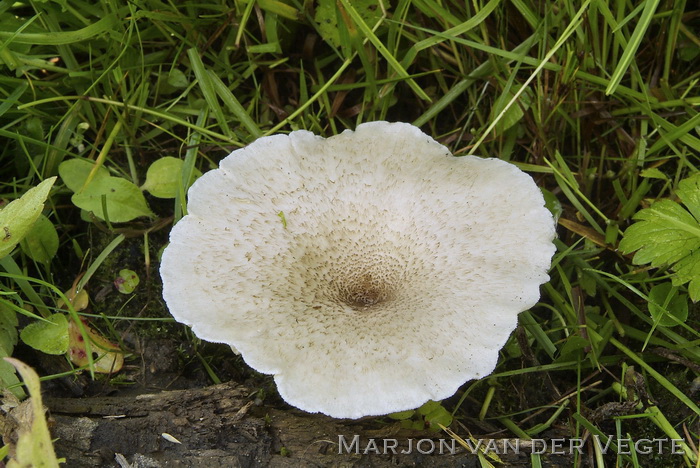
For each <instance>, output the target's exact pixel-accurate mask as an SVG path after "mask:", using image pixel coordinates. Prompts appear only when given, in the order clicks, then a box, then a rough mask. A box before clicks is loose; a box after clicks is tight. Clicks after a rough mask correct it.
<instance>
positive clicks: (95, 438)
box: [45, 383, 570, 468]
mask: <svg viewBox="0 0 700 468" xmlns="http://www.w3.org/2000/svg"><path fill="white" fill-rule="evenodd" d="M254 393H255V392H254V391H253V390H251V389H248V388H246V387H243V386H240V385H236V384H233V383H227V384H221V385H214V386H210V387H206V388H199V389H193V390H176V391H165V392H161V393H155V394H144V395H138V396H132V397H102V398H80V399H76V398H70V399H69V398H46V399H45V404H46V406H48V408H49V411H50V413H51V418H52V421H53V425H52V432H53V435H54V436H55V437H57V438H58V440H57V441H56V452H57V453H58V455H59V456H60V457H65V458H66V460H67V466H69V467H78V468H80V467H93V466H99V467H130V468H137V467H138V468H142V467H143V468H145V467H148V468H151V467H153V468H157V467H182V468H190V467H257V466H272V467H299V466H310V467H315V466H318V467H327V466H331V467H364V466H372V467H396V466H427V467H431V466H440V467H453V466H455V467H456V466H459V467H471V466H480V465H479V462H478V459H477V456H475V455H473V454H472V453H471V452H470V451H468V450H466V449H463V448H461V447H460V446H459V444H456V446H455V447H456V450H455V453H451V449H450V448H448V447H449V446H448V443H449V442H450V441H451V440H452V439H451V438H449V437H448V436H447V435H446V434H434V433H425V432H419V433H416V432H413V431H407V430H405V429H398V425H396V424H388V425H383V424H381V423H378V422H377V420H376V419H375V418H365V419H361V420H358V421H353V420H338V419H333V418H330V417H326V416H323V415H318V414H308V413H304V412H301V411H298V410H295V409H288V410H280V409H276V408H271V407H267V406H265V405H257V406H256V405H255V404H254V403H253V401H254V400H253V398H252V395H254ZM378 428H379V429H378ZM356 435H358V436H359V438H358V439H357V440H355V441H354V437H355V436H356ZM340 437H342V439H341V438H340ZM440 438H442V439H445V440H444V441H443V442H442V446H441V445H440V444H441V443H440V441H439V439H440ZM370 440H373V441H374V444H376V450H375V445H373V443H370V442H369V441H370ZM387 441H388V442H387ZM339 442H340V444H339ZM419 442H420V444H421V445H420V446H418V445H417V444H418V443H419ZM431 449H432V450H431ZM339 452H342V453H339ZM365 452H366V453H365ZM441 452H442V453H441ZM501 458H502V459H504V460H505V461H507V463H508V464H509V465H510V466H513V465H522V466H529V463H530V457H529V454H528V453H526V451H524V452H523V453H521V454H520V455H515V454H510V455H508V456H503V455H501ZM547 460H548V462H547V466H568V465H569V464H570V458H568V457H550V458H548V459H547Z"/></svg>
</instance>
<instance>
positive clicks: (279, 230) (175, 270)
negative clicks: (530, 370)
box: [160, 122, 555, 418]
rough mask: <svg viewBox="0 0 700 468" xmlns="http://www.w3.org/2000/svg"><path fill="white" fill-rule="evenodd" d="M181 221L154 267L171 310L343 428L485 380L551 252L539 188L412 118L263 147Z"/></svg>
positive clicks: (242, 157) (209, 182)
mask: <svg viewBox="0 0 700 468" xmlns="http://www.w3.org/2000/svg"><path fill="white" fill-rule="evenodd" d="M188 211H189V214H188V215H187V216H185V217H184V218H183V219H182V220H180V222H179V223H178V224H177V225H176V226H175V227H174V228H173V230H172V233H171V235H170V245H169V246H168V247H167V248H166V249H165V252H164V253H163V258H162V265H161V269H160V271H161V275H162V277H163V296H164V298H165V301H166V302H167V305H168V307H169V309H170V311H171V313H172V315H173V316H174V317H175V318H176V319H177V320H178V321H180V322H183V323H185V324H187V325H190V326H191V327H192V329H193V331H194V333H195V334H196V335H197V336H198V337H200V338H202V339H204V340H207V341H212V342H221V343H227V344H229V345H231V346H233V347H235V349H237V350H239V351H240V352H241V354H242V355H243V358H244V359H245V361H246V362H247V363H248V364H249V365H250V366H251V367H253V368H254V369H256V370H258V371H259V372H263V373H266V374H273V375H274V377H275V381H276V383H277V386H278V389H279V392H280V394H281V395H282V397H283V398H284V399H285V400H286V401H287V402H289V403H290V404H292V405H294V406H296V407H298V408H301V409H303V410H305V411H309V412H322V413H325V414H328V415H330V416H334V417H345V418H358V417H361V416H366V415H380V414H387V413H391V412H396V411H402V410H406V409H412V408H416V407H418V406H420V405H421V404H423V403H425V402H426V401H427V400H429V399H433V400H441V399H444V398H447V397H449V396H451V395H452V394H454V393H455V392H456V391H457V389H458V388H459V386H460V385H462V384H463V383H464V382H466V381H467V380H470V379H476V378H480V377H483V376H486V375H488V374H489V373H491V372H492V371H493V369H494V367H495V365H496V361H497V359H498V352H499V350H500V348H501V347H502V346H503V345H504V343H505V342H506V340H507V338H508V336H509V335H510V333H511V331H512V330H513V329H514V328H515V326H516V323H517V315H518V313H519V312H521V311H523V310H526V309H528V308H530V307H532V306H533V305H534V304H535V303H536V302H537V300H538V299H539V286H540V284H542V283H544V282H546V281H547V280H548V279H549V278H548V276H547V270H548V268H549V265H550V261H551V257H552V254H553V253H554V250H555V249H554V246H553V244H552V240H553V238H554V235H555V232H554V222H553V219H552V215H551V214H550V213H549V211H548V210H547V209H546V208H545V207H544V200H543V197H542V194H541V192H540V190H539V189H538V188H537V186H536V185H535V183H534V182H533V180H532V178H531V177H530V176H528V175H527V174H525V173H524V172H522V171H520V170H519V169H518V168H516V167H515V166H514V165H512V164H509V163H506V162H503V161H500V160H497V159H481V158H478V157H474V156H465V157H459V158H458V157H454V156H452V154H450V152H449V151H448V149H447V148H445V147H444V146H443V145H441V144H439V143H437V142H436V141H435V140H433V139H432V138H431V137H429V136H428V135H426V134H424V133H423V132H421V131H420V130H419V129H418V128H416V127H414V126H412V125H409V124H404V123H388V122H371V123H366V124H362V125H359V126H358V127H357V129H356V130H355V131H354V132H352V131H345V132H343V133H342V134H340V135H337V136H334V137H331V138H328V139H324V138H320V137H318V136H315V135H313V134H312V133H310V132H307V131H295V132H292V133H290V134H289V135H276V136H271V137H265V138H261V139H259V140H257V141H255V142H254V143H252V144H251V145H249V146H248V147H246V148H243V149H240V150H237V151H234V152H233V153H231V155H229V156H228V157H227V158H225V159H224V160H222V161H221V165H220V168H219V169H217V170H213V171H210V172H208V173H206V174H205V175H204V176H202V177H201V178H200V179H199V180H197V182H195V184H194V185H193V186H192V188H190V190H189V205H188Z"/></svg>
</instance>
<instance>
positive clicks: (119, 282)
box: [114, 269, 139, 294]
mask: <svg viewBox="0 0 700 468" xmlns="http://www.w3.org/2000/svg"><path fill="white" fill-rule="evenodd" d="M138 284H139V275H137V274H136V272H135V271H133V270H127V269H124V270H121V271H120V272H119V276H118V277H117V279H115V280H114V286H116V287H117V290H118V291H119V292H120V293H122V294H131V293H132V292H134V289H136V286H138Z"/></svg>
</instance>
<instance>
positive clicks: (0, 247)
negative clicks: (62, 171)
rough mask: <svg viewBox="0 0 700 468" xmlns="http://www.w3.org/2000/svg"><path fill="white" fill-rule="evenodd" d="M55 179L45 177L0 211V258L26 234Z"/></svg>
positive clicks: (10, 250)
mask: <svg viewBox="0 0 700 468" xmlns="http://www.w3.org/2000/svg"><path fill="white" fill-rule="evenodd" d="M55 181H56V178H55V177H51V178H50V179H46V180H45V181H43V182H42V183H40V184H39V185H37V186H36V187H33V188H31V189H29V190H27V193H25V194H24V195H22V197H21V198H19V199H17V200H15V201H13V202H11V203H10V204H8V205H7V206H6V207H5V208H4V209H3V210H2V211H0V258H2V257H4V256H5V255H7V254H9V253H10V252H12V249H14V248H15V246H16V245H17V244H19V242H20V241H21V240H22V239H23V238H24V236H26V235H27V233H28V232H29V230H30V229H31V228H32V226H33V225H34V222H36V220H37V218H38V217H39V215H40V214H41V210H43V209H44V202H45V201H46V197H48V196H49V190H51V186H53V183H54V182H55Z"/></svg>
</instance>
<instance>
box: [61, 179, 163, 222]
mask: <svg viewBox="0 0 700 468" xmlns="http://www.w3.org/2000/svg"><path fill="white" fill-rule="evenodd" d="M103 197H104V199H105V203H104V205H105V206H104V207H103V203H102V199H103ZM71 200H72V201H73V204H75V206H77V207H78V208H81V209H83V210H85V211H91V212H92V213H93V214H94V215H95V216H97V217H98V218H100V219H103V220H104V219H109V220H110V221H111V222H113V223H125V222H127V221H131V220H132V219H134V218H138V217H139V216H153V213H152V212H151V210H150V209H149V208H148V205H147V204H146V199H145V198H144V196H143V193H142V192H141V190H139V188H138V187H137V186H136V185H134V184H132V183H131V182H129V181H128V180H126V179H122V178H120V177H105V178H103V179H99V180H93V181H92V182H91V183H90V185H88V186H87V187H86V188H85V190H83V191H81V192H76V193H75V194H74V195H73V197H72V198H71ZM103 208H106V212H105V210H104V209H103Z"/></svg>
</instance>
